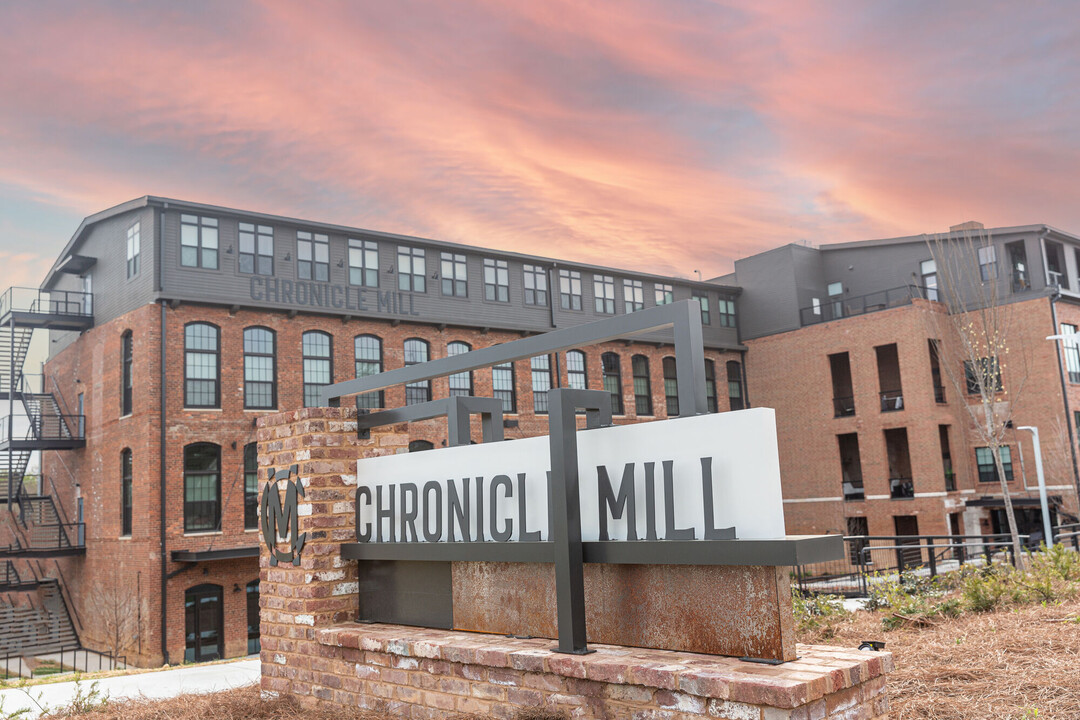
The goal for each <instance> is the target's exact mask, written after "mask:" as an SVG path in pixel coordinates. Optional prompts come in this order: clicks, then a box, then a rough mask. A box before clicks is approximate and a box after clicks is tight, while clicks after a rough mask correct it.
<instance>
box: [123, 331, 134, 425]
mask: <svg viewBox="0 0 1080 720" xmlns="http://www.w3.org/2000/svg"><path fill="white" fill-rule="evenodd" d="M133 345H134V337H133V336H132V334H131V331H130V330H128V331H127V332H125V333H124V334H123V335H121V336H120V375H121V385H120V414H121V415H130V414H131V410H132V395H133V391H134V389H135V388H134V383H133V382H132V376H131V371H132V360H133V359H134V348H133Z"/></svg>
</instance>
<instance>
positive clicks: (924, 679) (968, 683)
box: [800, 600, 1080, 720]
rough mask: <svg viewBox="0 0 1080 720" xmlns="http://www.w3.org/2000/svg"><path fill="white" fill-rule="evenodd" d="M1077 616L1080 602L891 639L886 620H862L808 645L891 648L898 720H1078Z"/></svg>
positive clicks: (955, 622) (910, 631)
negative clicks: (863, 643)
mask: <svg viewBox="0 0 1080 720" xmlns="http://www.w3.org/2000/svg"><path fill="white" fill-rule="evenodd" d="M1077 616H1080V601H1076V600H1072V601H1067V602H1064V603H1062V604H1060V605H1049V606H1047V607H1043V606H1041V605H1037V604H1036V605H1027V606H1021V607H1017V608H1006V609H1004V610H1001V611H999V612H995V613H983V614H980V613H965V614H964V615H962V616H961V617H958V618H954V619H935V620H934V623H935V624H934V625H932V626H930V627H922V628H913V627H912V628H901V629H899V630H893V631H890V632H884V631H883V630H882V628H881V618H882V617H883V613H871V612H859V613H856V614H855V615H854V616H853V617H852V619H850V620H849V621H846V622H843V623H841V624H838V625H837V626H836V627H835V634H833V635H832V636H831V637H827V638H826V637H825V636H826V635H828V632H823V631H820V630H819V631H816V632H813V633H811V634H808V635H807V636H806V637H804V638H800V639H801V640H802V641H804V642H813V643H823V644H828V645H838V646H842V647H855V646H857V645H858V643H859V641H860V640H883V641H885V643H886V649H887V650H890V651H892V653H893V654H894V656H895V658H896V670H895V671H894V672H893V673H891V674H890V675H889V679H888V692H889V702H890V706H891V708H892V716H893V717H894V718H895V719H896V720H911V719H913V718H920V719H927V720H983V719H991V718H992V719H993V720H1013V719H1014V718H1024V720H1029V719H1031V720H1033V719H1034V718H1038V720H1045V719H1047V718H1049V719H1051V720H1078V719H1080V623H1078V622H1077V621H1076V620H1074V619H1073V618H1076V617H1077ZM1036 710H1037V711H1038V713H1037V714H1036Z"/></svg>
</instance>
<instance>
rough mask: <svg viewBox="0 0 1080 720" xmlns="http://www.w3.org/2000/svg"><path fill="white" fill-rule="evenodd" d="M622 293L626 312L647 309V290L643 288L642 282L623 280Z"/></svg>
mask: <svg viewBox="0 0 1080 720" xmlns="http://www.w3.org/2000/svg"><path fill="white" fill-rule="evenodd" d="M622 282H623V286H622V292H623V303H624V304H625V305H626V312H628V313H632V312H636V311H638V310H640V309H642V308H643V307H645V290H644V289H642V287H641V281H640V280H623V281H622Z"/></svg>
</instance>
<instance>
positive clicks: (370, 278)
mask: <svg viewBox="0 0 1080 720" xmlns="http://www.w3.org/2000/svg"><path fill="white" fill-rule="evenodd" d="M349 284H350V285H359V286H361V287H379V244H378V243H376V242H375V241H374V240H357V239H355V238H349Z"/></svg>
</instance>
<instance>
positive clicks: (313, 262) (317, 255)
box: [296, 230, 330, 282]
mask: <svg viewBox="0 0 1080 720" xmlns="http://www.w3.org/2000/svg"><path fill="white" fill-rule="evenodd" d="M296 276H297V277H298V278H300V279H301V280H314V281H316V282H329V281H330V238H329V237H327V236H326V235H320V234H319V233H309V232H305V231H302V230H301V231H299V232H297V233H296Z"/></svg>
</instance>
